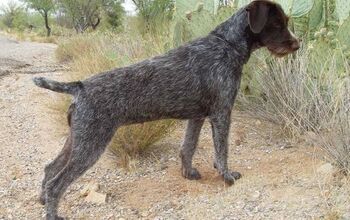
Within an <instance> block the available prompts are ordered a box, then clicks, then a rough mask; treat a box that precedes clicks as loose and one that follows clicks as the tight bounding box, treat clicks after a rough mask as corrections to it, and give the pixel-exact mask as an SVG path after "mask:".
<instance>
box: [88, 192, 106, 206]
mask: <svg viewBox="0 0 350 220" xmlns="http://www.w3.org/2000/svg"><path fill="white" fill-rule="evenodd" d="M106 197H107V195H106V194H104V193H98V192H96V191H90V192H89V194H88V195H87V196H86V198H85V201H86V202H91V203H95V204H104V203H106Z"/></svg>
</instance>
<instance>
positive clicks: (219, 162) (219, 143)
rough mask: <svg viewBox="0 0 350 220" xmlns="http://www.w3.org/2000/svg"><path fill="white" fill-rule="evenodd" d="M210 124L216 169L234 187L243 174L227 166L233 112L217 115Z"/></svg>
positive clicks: (211, 118) (211, 119)
mask: <svg viewBox="0 0 350 220" xmlns="http://www.w3.org/2000/svg"><path fill="white" fill-rule="evenodd" d="M210 122H211V126H212V133H213V140H214V148H215V162H214V167H215V168H216V169H217V170H218V171H219V173H220V175H222V177H223V178H224V180H225V182H226V183H227V184H229V185H232V184H233V183H234V181H235V180H237V179H239V178H240V177H241V174H240V173H238V172H231V171H229V169H228V166H227V154H228V146H227V142H228V134H229V129H230V123H231V111H227V112H221V113H219V114H215V115H214V116H212V117H210Z"/></svg>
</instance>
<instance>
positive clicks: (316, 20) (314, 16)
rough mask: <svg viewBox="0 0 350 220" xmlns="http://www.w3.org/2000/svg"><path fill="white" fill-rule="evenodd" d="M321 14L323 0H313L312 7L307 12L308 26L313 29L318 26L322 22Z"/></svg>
mask: <svg viewBox="0 0 350 220" xmlns="http://www.w3.org/2000/svg"><path fill="white" fill-rule="evenodd" d="M322 16H323V1H321V0H317V1H314V7H313V8H312V9H311V11H310V14H309V16H308V17H309V28H310V29H311V30H314V29H316V28H318V27H319V25H320V24H321V22H322Z"/></svg>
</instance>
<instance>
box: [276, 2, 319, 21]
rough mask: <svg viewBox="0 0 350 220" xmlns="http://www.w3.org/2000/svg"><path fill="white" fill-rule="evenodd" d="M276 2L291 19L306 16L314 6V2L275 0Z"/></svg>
mask: <svg viewBox="0 0 350 220" xmlns="http://www.w3.org/2000/svg"><path fill="white" fill-rule="evenodd" d="M318 1H321V0H318ZM276 2H277V3H279V4H280V5H281V6H282V8H283V10H284V12H285V13H286V14H287V15H289V16H290V17H293V18H299V17H301V16H304V15H306V14H308V13H309V12H310V11H311V9H312V7H313V5H314V0H276Z"/></svg>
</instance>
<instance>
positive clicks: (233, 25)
mask: <svg viewBox="0 0 350 220" xmlns="http://www.w3.org/2000/svg"><path fill="white" fill-rule="evenodd" d="M210 34H212V35H215V36H217V37H219V38H221V39H222V40H224V41H226V42H227V43H228V44H229V45H231V46H232V48H233V49H235V50H237V51H238V52H239V53H240V54H241V55H243V56H245V57H246V59H245V60H246V62H247V61H248V59H249V57H250V54H251V53H252V52H253V51H255V50H257V49H259V48H261V45H260V43H259V41H258V40H257V36H256V35H255V34H253V33H252V31H251V30H250V28H249V24H248V14H247V11H246V10H245V8H242V9H240V10H238V11H237V12H236V13H235V14H234V15H233V16H232V17H231V18H229V19H228V20H227V21H225V22H223V23H222V24H220V25H219V26H218V27H216V28H215V29H214V30H213V31H212V32H211V33H210Z"/></svg>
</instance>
